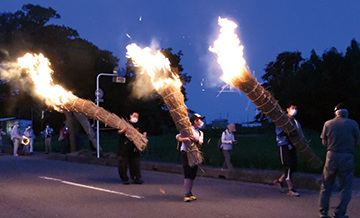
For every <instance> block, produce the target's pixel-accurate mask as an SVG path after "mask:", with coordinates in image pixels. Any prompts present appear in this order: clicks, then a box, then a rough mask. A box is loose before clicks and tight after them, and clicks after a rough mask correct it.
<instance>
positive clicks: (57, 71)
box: [0, 4, 191, 134]
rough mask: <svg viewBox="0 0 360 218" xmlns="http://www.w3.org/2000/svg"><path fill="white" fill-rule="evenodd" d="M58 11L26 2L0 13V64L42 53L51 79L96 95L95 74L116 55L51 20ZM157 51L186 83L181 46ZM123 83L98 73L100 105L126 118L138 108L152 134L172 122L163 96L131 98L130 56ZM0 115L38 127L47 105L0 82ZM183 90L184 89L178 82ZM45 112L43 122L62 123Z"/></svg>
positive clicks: (132, 70) (134, 74) (134, 76)
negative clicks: (49, 69)
mask: <svg viewBox="0 0 360 218" xmlns="http://www.w3.org/2000/svg"><path fill="white" fill-rule="evenodd" d="M59 18H60V15H59V14H58V13H57V12H56V11H55V10H54V9H52V8H43V7H41V6H39V5H33V4H27V5H24V6H23V7H22V10H19V11H16V12H15V13H2V14H0V63H1V62H2V61H16V59H17V58H18V57H21V56H23V55H24V54H25V53H27V52H32V53H42V54H44V56H45V57H47V58H48V59H49V60H50V62H51V67H52V69H53V70H54V74H53V76H52V77H53V79H54V82H55V83H56V84H60V85H61V86H63V87H64V88H65V89H67V90H70V91H72V92H73V93H74V94H75V95H76V96H79V97H80V98H84V99H95V96H94V92H95V89H96V77H97V75H98V74H99V73H101V72H105V73H112V72H113V69H114V67H115V66H117V65H118V62H119V59H118V58H117V57H115V56H113V53H112V52H110V51H107V50H101V49H99V48H98V47H97V46H95V45H93V44H92V43H91V42H88V41H86V40H84V39H81V38H80V37H79V34H78V32H77V31H76V30H74V29H72V28H70V27H66V26H59V25H53V24H49V21H50V20H51V19H59ZM161 52H162V53H163V54H164V55H165V56H166V57H168V58H169V60H170V62H171V66H172V67H173V69H174V70H175V72H177V73H178V74H179V76H180V78H181V80H182V82H183V84H184V85H185V84H186V83H189V82H190V80H191V77H190V76H188V75H187V74H186V73H181V72H182V71H183V67H182V65H180V64H179V63H180V60H181V56H182V55H183V54H182V52H181V51H179V52H178V53H176V54H172V49H171V48H168V49H162V50H161ZM126 66H127V67H126V68H127V69H126V71H127V74H126V80H127V81H126V83H125V84H118V83H113V82H112V78H111V77H101V79H100V88H101V89H103V91H104V96H103V102H102V103H100V106H102V107H104V108H106V109H107V110H109V111H111V112H113V113H115V114H117V115H118V116H120V117H128V115H129V114H130V113H131V112H132V111H138V112H139V113H140V116H141V118H140V119H141V121H142V122H144V124H145V128H146V130H147V131H148V132H149V133H150V134H161V133H162V132H163V131H164V130H166V129H167V127H169V126H171V125H173V122H172V120H171V118H170V114H169V112H168V111H167V109H166V107H165V106H164V102H163V101H162V99H161V98H160V97H159V96H158V95H157V94H156V93H155V92H153V93H151V94H150V95H149V96H147V97H142V98H134V97H133V96H132V92H133V91H134V89H142V87H137V86H134V83H133V82H134V81H135V80H136V79H137V77H138V76H139V75H138V74H137V72H136V70H135V68H134V67H133V66H132V64H131V61H130V60H128V61H127V64H126ZM0 91H1V95H0V104H1V105H6V107H1V108H0V113H1V116H3V117H5V116H16V117H18V118H21V119H33V120H34V122H35V125H34V128H38V129H40V128H42V126H43V125H40V124H37V122H40V118H41V111H42V110H43V109H46V107H45V105H44V103H43V102H42V101H41V100H39V99H35V98H32V97H31V96H30V95H29V94H28V93H26V92H24V91H22V90H21V87H17V86H16V83H15V84H11V86H9V83H2V82H1V83H0ZM182 91H183V93H184V95H185V88H184V87H182ZM50 112H51V111H50V109H49V108H48V111H47V112H46V113H45V119H44V120H42V121H41V122H42V123H43V124H44V123H45V122H50V123H51V125H52V126H53V127H55V128H57V127H56V125H59V126H58V128H60V126H61V125H62V122H61V119H64V116H63V115H60V114H59V113H50Z"/></svg>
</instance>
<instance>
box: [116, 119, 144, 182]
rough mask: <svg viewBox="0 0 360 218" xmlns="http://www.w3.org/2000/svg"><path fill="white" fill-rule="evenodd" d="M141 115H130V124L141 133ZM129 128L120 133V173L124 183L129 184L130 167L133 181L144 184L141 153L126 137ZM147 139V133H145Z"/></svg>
mask: <svg viewBox="0 0 360 218" xmlns="http://www.w3.org/2000/svg"><path fill="white" fill-rule="evenodd" d="M138 119H139V114H138V113H136V112H133V113H132V114H131V115H130V120H129V122H130V124H131V125H133V127H134V128H135V129H137V130H138V131H139V132H141V129H140V125H139V123H138ZM126 131H127V128H126V127H125V128H123V129H121V130H119V131H118V134H119V135H120V139H119V149H118V157H119V163H118V172H119V175H120V178H121V180H122V183H123V184H125V185H128V184H130V183H129V177H128V175H127V169H128V167H129V171H130V178H131V180H133V182H134V183H135V184H142V183H143V182H144V181H143V180H141V170H140V151H139V149H137V148H136V146H135V145H134V143H133V142H132V141H130V140H129V139H128V138H127V137H126V136H125V133H126ZM143 135H144V136H145V137H146V132H144V133H143Z"/></svg>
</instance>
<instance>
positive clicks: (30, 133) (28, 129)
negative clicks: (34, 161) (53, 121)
mask: <svg viewBox="0 0 360 218" xmlns="http://www.w3.org/2000/svg"><path fill="white" fill-rule="evenodd" d="M24 135H25V136H26V137H27V138H28V139H29V141H30V142H29V145H28V146H24V148H23V150H24V151H25V152H26V153H30V154H32V153H34V139H35V134H34V130H33V129H32V128H31V125H28V126H27V127H26V129H25V132H24Z"/></svg>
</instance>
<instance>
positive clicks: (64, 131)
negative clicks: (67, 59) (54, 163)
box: [58, 126, 69, 154]
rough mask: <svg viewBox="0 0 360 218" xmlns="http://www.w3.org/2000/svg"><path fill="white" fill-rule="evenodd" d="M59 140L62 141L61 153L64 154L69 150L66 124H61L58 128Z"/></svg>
mask: <svg viewBox="0 0 360 218" xmlns="http://www.w3.org/2000/svg"><path fill="white" fill-rule="evenodd" d="M58 140H59V141H61V142H62V152H61V153H62V154H66V153H68V152H69V128H68V127H67V126H63V128H61V130H60V134H59V139H58Z"/></svg>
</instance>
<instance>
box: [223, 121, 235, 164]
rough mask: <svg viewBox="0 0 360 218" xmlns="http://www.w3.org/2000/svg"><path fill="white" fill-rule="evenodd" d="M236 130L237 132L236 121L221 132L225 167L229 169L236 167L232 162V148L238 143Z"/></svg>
mask: <svg viewBox="0 0 360 218" xmlns="http://www.w3.org/2000/svg"><path fill="white" fill-rule="evenodd" d="M234 132H236V126H235V124H234V123H230V124H229V125H228V126H227V129H226V130H225V131H224V132H223V133H222V134H221V146H220V148H221V150H222V152H223V155H224V159H225V160H224V164H223V166H222V167H223V168H224V169H228V170H233V169H234V167H233V165H232V164H231V150H232V149H233V144H235V143H236V140H235V136H234Z"/></svg>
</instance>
